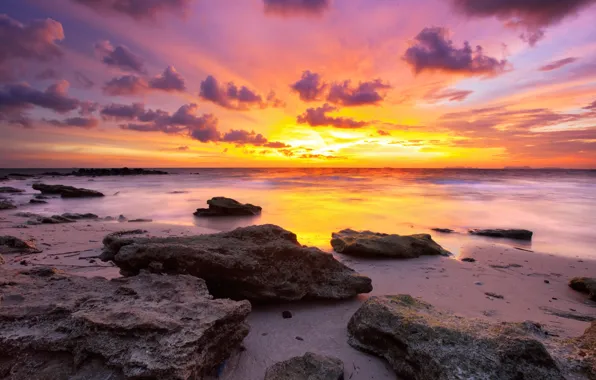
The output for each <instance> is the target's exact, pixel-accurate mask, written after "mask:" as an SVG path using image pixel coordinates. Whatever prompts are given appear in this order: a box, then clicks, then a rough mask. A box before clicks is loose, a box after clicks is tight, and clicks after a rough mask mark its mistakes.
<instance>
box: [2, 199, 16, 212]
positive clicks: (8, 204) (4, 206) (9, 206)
mask: <svg viewBox="0 0 596 380" xmlns="http://www.w3.org/2000/svg"><path fill="white" fill-rule="evenodd" d="M15 208H17V206H15V204H14V203H12V202H11V201H10V200H8V199H0V210H14V209H15Z"/></svg>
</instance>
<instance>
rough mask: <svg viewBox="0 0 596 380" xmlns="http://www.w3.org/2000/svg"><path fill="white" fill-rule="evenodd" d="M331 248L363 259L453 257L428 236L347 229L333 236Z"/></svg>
mask: <svg viewBox="0 0 596 380" xmlns="http://www.w3.org/2000/svg"><path fill="white" fill-rule="evenodd" d="M331 246H332V247H333V250H334V251H335V252H338V253H343V254H345V255H351V256H361V257H392V258H398V259H410V258H414V257H419V256H422V255H442V256H449V255H451V253H449V252H448V251H446V250H445V249H443V247H441V246H440V245H438V244H437V243H436V242H435V241H434V240H433V239H432V238H431V236H430V235H427V234H418V235H409V236H400V235H388V234H381V233H376V232H371V231H354V230H351V229H346V230H342V231H339V232H334V233H333V234H332V235H331Z"/></svg>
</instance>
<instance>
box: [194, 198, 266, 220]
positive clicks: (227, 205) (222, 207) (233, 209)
mask: <svg viewBox="0 0 596 380" xmlns="http://www.w3.org/2000/svg"><path fill="white" fill-rule="evenodd" d="M207 204H208V205H209V208H199V209H197V211H196V212H195V213H194V215H196V216H254V215H259V214H260V213H261V210H262V208H261V207H259V206H255V205H251V204H250V203H246V204H242V203H240V202H238V201H236V200H234V199H231V198H226V197H215V198H211V199H209V200H208V201H207Z"/></svg>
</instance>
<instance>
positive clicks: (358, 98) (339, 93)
mask: <svg viewBox="0 0 596 380" xmlns="http://www.w3.org/2000/svg"><path fill="white" fill-rule="evenodd" d="M390 88H391V86H390V85H389V84H385V83H383V82H382V81H381V80H380V79H376V80H373V81H370V82H361V83H359V84H358V86H357V87H352V86H351V82H350V81H349V80H347V81H345V82H343V83H335V84H333V85H332V86H331V89H330V90H329V95H327V101H328V102H330V103H334V104H340V105H343V106H364V105H374V104H379V103H380V102H381V101H382V100H383V99H384V98H385V97H384V95H381V94H380V93H379V91H380V90H381V91H382V90H387V89H390Z"/></svg>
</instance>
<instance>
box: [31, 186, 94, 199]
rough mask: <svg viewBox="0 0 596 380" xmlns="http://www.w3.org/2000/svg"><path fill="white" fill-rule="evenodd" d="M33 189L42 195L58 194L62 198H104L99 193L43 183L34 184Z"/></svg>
mask: <svg viewBox="0 0 596 380" xmlns="http://www.w3.org/2000/svg"><path fill="white" fill-rule="evenodd" d="M32 187H33V189H34V190H38V191H41V193H42V194H56V195H60V196H61V197H62V198H87V197H103V196H104V195H103V194H102V193H100V192H99V191H95V190H89V189H82V188H77V187H72V186H65V185H46V184H43V183H34V184H33V186H32Z"/></svg>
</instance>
